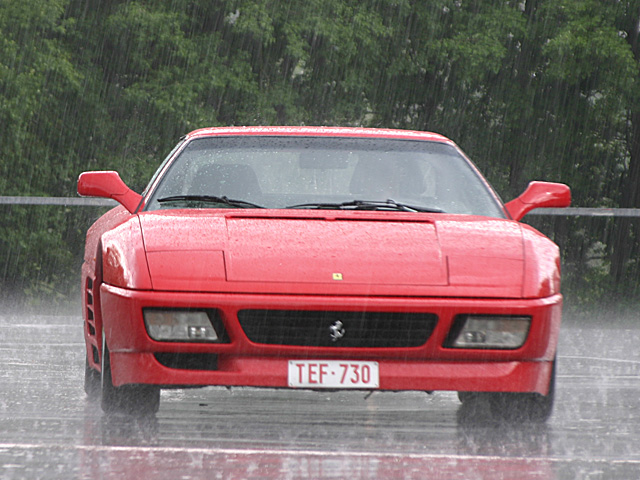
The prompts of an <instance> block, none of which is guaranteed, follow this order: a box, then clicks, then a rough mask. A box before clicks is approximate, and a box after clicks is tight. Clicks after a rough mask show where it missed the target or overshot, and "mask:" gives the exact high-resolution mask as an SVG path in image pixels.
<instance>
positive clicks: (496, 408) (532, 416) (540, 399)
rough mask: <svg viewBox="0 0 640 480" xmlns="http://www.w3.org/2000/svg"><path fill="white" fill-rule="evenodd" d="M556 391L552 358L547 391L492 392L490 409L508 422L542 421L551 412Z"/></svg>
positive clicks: (554, 366) (547, 417)
mask: <svg viewBox="0 0 640 480" xmlns="http://www.w3.org/2000/svg"><path fill="white" fill-rule="evenodd" d="M555 391H556V361H555V359H554V360H553V366H552V367H551V378H550V379H549V392H548V393H547V395H541V394H539V393H494V394H492V395H491V397H490V402H491V411H492V413H493V415H495V416H496V417H500V418H503V419H505V420H507V421H509V422H531V423H544V422H546V421H547V420H548V419H549V417H550V416H551V413H552V412H553V403H554V400H555Z"/></svg>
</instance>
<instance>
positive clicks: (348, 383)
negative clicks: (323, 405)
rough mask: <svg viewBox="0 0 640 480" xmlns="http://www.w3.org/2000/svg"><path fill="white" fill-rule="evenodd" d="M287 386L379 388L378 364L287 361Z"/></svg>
mask: <svg viewBox="0 0 640 480" xmlns="http://www.w3.org/2000/svg"><path fill="white" fill-rule="evenodd" d="M289 386H290V387H301V388H379V387H380V374H379V373H378V362H357V361H348V360H344V361H343V360H289Z"/></svg>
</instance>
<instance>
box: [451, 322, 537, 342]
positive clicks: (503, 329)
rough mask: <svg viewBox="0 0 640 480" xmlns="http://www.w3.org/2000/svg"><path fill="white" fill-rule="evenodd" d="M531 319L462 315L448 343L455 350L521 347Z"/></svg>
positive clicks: (455, 324)
mask: <svg viewBox="0 0 640 480" xmlns="http://www.w3.org/2000/svg"><path fill="white" fill-rule="evenodd" d="M530 325H531V317H524V316H522V317H520V316H500V315H496V316H488V315H461V316H459V317H458V318H456V321H455V323H454V328H453V329H452V331H453V332H457V333H454V334H453V336H452V337H451V338H450V339H449V341H448V342H447V345H446V346H448V347H453V348H500V349H514V348H519V347H521V346H522V345H523V344H524V342H525V340H526V339H527V335H528V333H529V327H530Z"/></svg>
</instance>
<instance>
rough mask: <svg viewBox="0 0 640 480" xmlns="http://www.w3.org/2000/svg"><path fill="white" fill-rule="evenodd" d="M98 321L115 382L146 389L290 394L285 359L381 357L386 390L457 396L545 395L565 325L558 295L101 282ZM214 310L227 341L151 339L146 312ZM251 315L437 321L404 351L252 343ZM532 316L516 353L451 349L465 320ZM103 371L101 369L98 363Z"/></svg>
mask: <svg viewBox="0 0 640 480" xmlns="http://www.w3.org/2000/svg"><path fill="white" fill-rule="evenodd" d="M100 299H101V307H102V308H101V314H102V315H101V317H102V323H103V325H104V334H105V338H106V341H107V344H108V345H109V350H110V354H111V368H112V377H113V383H114V385H116V386H119V385H123V384H129V383H141V384H156V385H162V386H206V385H225V386H256V387H281V388H288V379H287V372H288V361H289V360H296V359H318V360H320V359H354V360H355V359H357V360H374V361H377V362H378V364H379V368H380V387H379V388H380V389H381V390H426V391H430V390H454V391H456V390H457V391H498V392H499V391H502V392H538V393H541V394H546V393H547V389H548V385H549V379H550V376H551V368H552V362H553V358H554V356H555V350H556V345H557V341H558V334H559V330H560V322H561V308H562V297H561V295H554V296H551V297H548V298H542V299H527V300H511V299H509V300H503V299H466V298H464V299H460V298H402V297H393V298H389V297H337V296H327V297H322V296H305V295H278V296H276V295H247V294H209V293H180V292H152V291H132V290H126V289H122V288H117V287H112V286H110V285H105V284H103V285H101V288H100ZM147 307H162V308H204V309H211V308H214V309H218V310H219V311H220V312H221V316H222V320H223V322H224V326H225V328H226V330H227V333H228V335H229V339H230V341H229V343H224V344H215V343H207V344H203V343H175V342H157V341H154V340H152V339H151V338H150V337H149V336H148V334H147V332H146V329H145V326H144V320H143V316H142V310H143V308H147ZM245 308H255V309H283V308H287V309H301V310H304V309H309V310H337V311H338V310H341V311H344V310H353V311H360V310H364V309H366V310H368V311H381V312H385V311H387V312H393V311H399V310H401V311H410V312H424V313H434V314H436V315H437V316H438V322H437V325H436V327H435V329H434V331H433V333H432V334H431V336H430V337H429V339H428V341H427V342H426V343H425V344H424V345H421V346H418V347H408V348H332V347H300V346H289V345H265V344H256V343H252V342H251V341H250V340H249V339H248V338H247V336H246V335H245V334H244V332H243V330H242V328H241V327H240V324H239V323H238V320H237V312H238V311H239V310H241V309H245ZM469 313H473V314H510V315H530V316H531V317H532V323H531V328H530V330H529V334H528V337H527V340H526V342H525V343H524V345H523V346H522V347H520V348H518V349H515V350H472V349H453V348H445V347H443V346H442V345H443V344H444V342H445V340H446V338H447V335H448V333H449V330H450V328H451V325H452V322H453V319H454V318H455V316H456V315H459V314H469ZM163 353H176V354H205V355H211V356H215V358H216V368H215V369H210V370H195V369H183V368H169V367H167V366H165V365H163V364H161V363H160V362H159V361H158V359H157V357H156V355H157V354H163ZM96 366H97V365H96Z"/></svg>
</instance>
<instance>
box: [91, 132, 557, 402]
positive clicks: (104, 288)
mask: <svg viewBox="0 0 640 480" xmlns="http://www.w3.org/2000/svg"><path fill="white" fill-rule="evenodd" d="M215 135H224V136H230V135H307V136H309V135H313V136H350V137H376V138H400V139H404V138H408V139H414V140H429V141H436V142H441V143H447V144H450V145H453V142H451V141H450V140H448V139H446V138H445V137H442V136H440V135H437V134H430V133H421V132H403V131H396V130H368V129H343V128H311V127H309V128H307V127H291V128H282V127H280V128H276V127H253V128H224V129H203V130H198V131H196V132H192V133H191V134H189V135H188V136H187V140H189V139H191V138H198V137H206V136H215ZM179 150H180V149H178V151H177V153H176V154H178V153H179ZM169 163H170V162H169ZM169 163H167V164H166V165H168V164H169ZM166 165H165V167H163V168H164V169H166V168H168V167H167V166H166ZM161 176H162V170H161V171H160V174H159V177H161ZM156 182H157V180H156ZM154 185H155V183H153V182H152V184H151V185H150V187H149V189H151V190H153V188H154ZM86 188H87V190H88V191H89V190H90V186H87V187H86ZM143 201H144V199H143ZM533 201H535V199H534V200H533ZM527 205H529V204H527ZM514 209H515V207H514ZM507 216H508V215H507V214H505V217H507ZM82 282H83V312H84V317H85V327H86V328H85V339H86V344H87V352H88V360H89V364H90V366H91V367H93V368H94V369H96V370H100V368H101V367H100V358H101V355H102V336H103V334H104V338H105V340H106V342H107V345H108V346H109V350H110V353H111V373H112V380H113V384H114V385H115V386H116V387H117V386H120V385H125V384H130V383H141V384H155V385H164V386H189V385H245V386H262V387H282V388H286V387H287V386H288V383H287V364H288V361H289V360H296V359H313V360H328V359H336V360H340V359H352V360H369V361H377V362H378V363H379V366H380V388H381V389H386V390H459V391H502V392H538V393H541V394H543V395H545V394H547V389H548V386H549V381H550V378H551V372H552V364H553V360H554V357H555V352H556V345H557V341H558V334H559V329H560V322H561V309H562V296H561V295H560V257H559V250H558V247H557V246H556V245H555V244H554V243H553V242H551V241H550V240H549V239H547V238H546V237H544V236H543V235H542V234H540V233H539V232H537V231H536V230H534V229H532V228H530V227H528V226H526V225H523V224H520V223H518V222H517V221H514V220H510V219H507V218H505V219H497V218H487V217H480V216H470V215H449V214H444V213H416V212H388V211H386V212H385V211H360V210H358V211H343V210H290V209H283V210H270V209H251V210H243V209H228V208H227V209H216V208H211V209H209V208H207V209H169V210H155V211H149V212H145V211H136V212H134V213H130V212H129V211H127V210H126V209H125V208H123V207H118V208H116V209H113V210H111V211H110V212H108V213H107V214H106V215H104V216H103V217H101V218H100V219H99V220H98V221H97V222H96V223H95V224H94V225H93V226H92V227H91V229H90V230H89V232H88V234H87V243H86V250H85V257H84V264H83V267H82ZM154 307H155V308H168V309H182V308H184V309H215V310H217V311H219V312H220V315H221V320H222V323H223V325H224V328H225V330H226V331H227V333H228V336H229V341H228V343H195V342H166V341H162V342H160V341H155V340H152V339H151V338H150V337H149V335H148V333H147V331H146V328H145V324H144V318H143V309H144V308H154ZM247 308H253V309H266V310H269V309H292V310H317V311H329V312H330V311H342V312H345V311H346V312H361V311H375V312H411V313H430V314H435V315H436V316H437V323H436V326H435V329H434V331H433V332H432V334H431V335H430V336H429V338H428V340H427V341H426V343H424V344H423V345H421V346H417V347H403V348H399V347H398V348H346V347H342V348H337V347H302V346H286V345H275V344H258V343H253V342H251V341H250V340H249V338H248V337H247V335H246V334H245V332H244V331H243V329H242V328H241V326H240V323H239V321H238V318H237V314H238V311H239V310H241V309H247ZM463 314H475V315H515V316H531V318H532V321H531V326H530V329H529V332H528V335H527V339H526V341H525V343H524V344H523V345H522V346H521V347H520V348H517V349H513V350H506V349H504V350H499V349H484V350H480V349H475V350H474V349H463V348H447V347H445V346H444V345H445V343H446V341H447V338H448V336H449V335H451V327H452V325H453V322H454V319H455V318H456V316H457V315H463ZM162 353H183V354H188V353H192V354H210V355H215V356H217V369H215V370H188V369H178V368H169V367H167V366H164V365H162V364H161V363H160V362H159V361H158V360H157V358H156V356H155V355H156V354H162Z"/></svg>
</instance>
